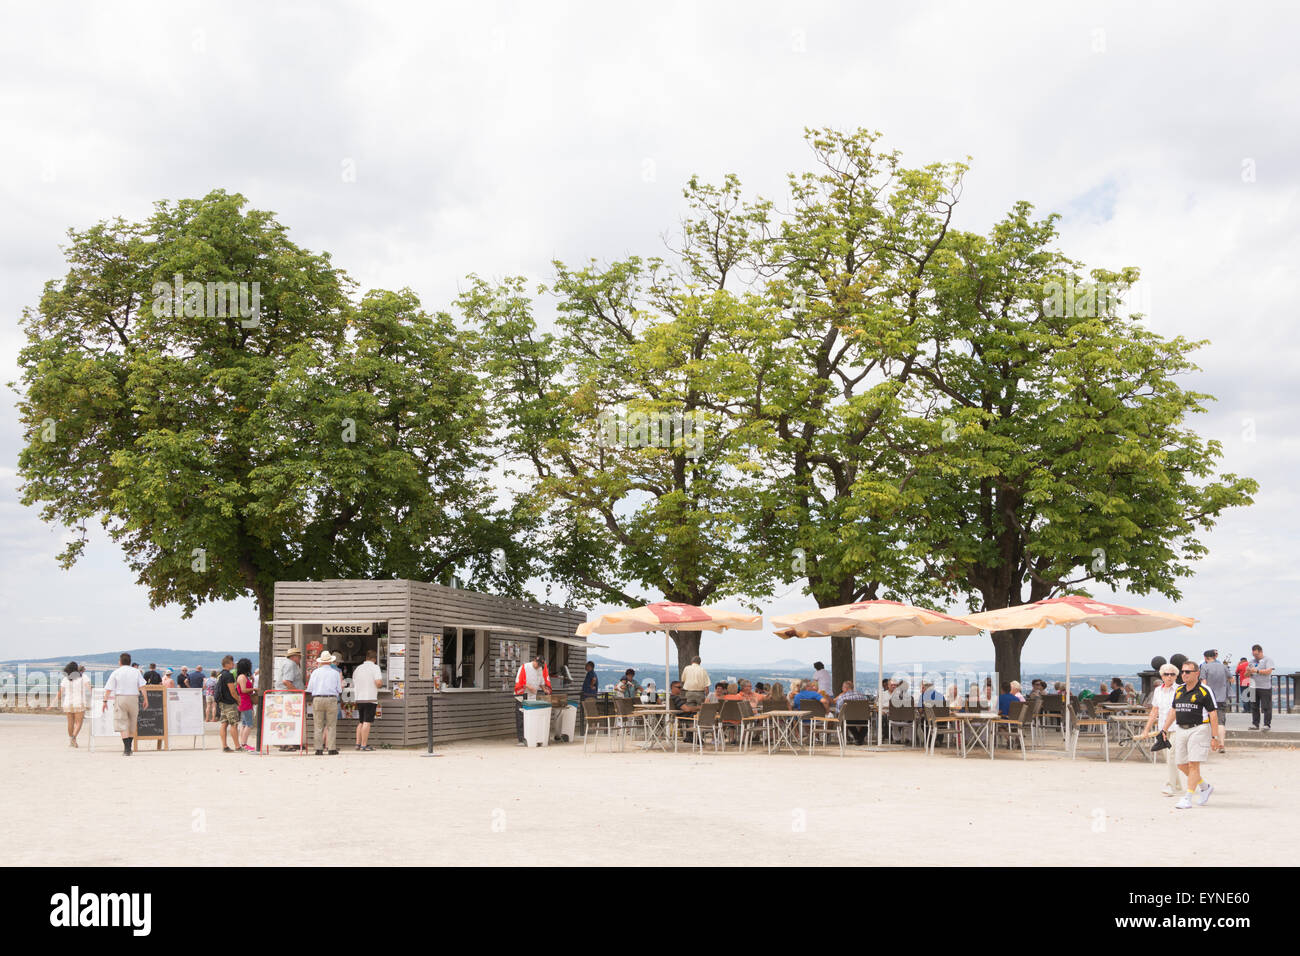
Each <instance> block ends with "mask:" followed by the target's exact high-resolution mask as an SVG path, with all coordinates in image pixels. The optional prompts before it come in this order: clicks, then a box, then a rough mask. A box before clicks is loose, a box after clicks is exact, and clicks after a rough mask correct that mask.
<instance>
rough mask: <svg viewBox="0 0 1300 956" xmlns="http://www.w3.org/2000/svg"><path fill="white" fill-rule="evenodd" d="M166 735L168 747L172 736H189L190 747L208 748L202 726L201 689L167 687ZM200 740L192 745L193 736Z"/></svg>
mask: <svg viewBox="0 0 1300 956" xmlns="http://www.w3.org/2000/svg"><path fill="white" fill-rule="evenodd" d="M167 737H168V747H170V746H171V744H170V740H171V738H173V737H189V738H190V744H191V747H192V749H194V750H198V749H203V750H207V749H208V741H207V737H206V735H205V733H204V728H203V691H202V690H201V689H199V688H197V687H196V688H193V689H190V688H188V687H168V688H167ZM195 737H197V738H198V739H199V741H200V743H199V746H198V747H193V746H192V745H193V743H194V738H195Z"/></svg>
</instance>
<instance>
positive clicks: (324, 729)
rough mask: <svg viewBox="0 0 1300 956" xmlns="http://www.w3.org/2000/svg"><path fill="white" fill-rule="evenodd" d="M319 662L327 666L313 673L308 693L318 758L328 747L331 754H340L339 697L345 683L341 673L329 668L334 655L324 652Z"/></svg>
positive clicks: (308, 683) (308, 685)
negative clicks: (314, 726)
mask: <svg viewBox="0 0 1300 956" xmlns="http://www.w3.org/2000/svg"><path fill="white" fill-rule="evenodd" d="M317 662H318V663H320V664H324V665H326V666H324V667H318V668H316V669H315V670H314V671H312V672H311V680H309V681H308V682H307V693H309V694H311V714H312V719H313V720H314V721H315V724H316V756H317V757H319V756H320V755H321V754H322V753H324V752H325V749H326V747H328V748H329V752H330V753H331V754H337V753H338V745H339V742H338V725H339V695H340V694H342V693H343V681H342V679H341V678H340V677H339V672H338V671H336V670H335V669H334V668H332V667H330V666H328V665H330V664H333V663H334V655H333V654H331V653H330V652H329V651H322V652H321V656H320V657H319V658H317Z"/></svg>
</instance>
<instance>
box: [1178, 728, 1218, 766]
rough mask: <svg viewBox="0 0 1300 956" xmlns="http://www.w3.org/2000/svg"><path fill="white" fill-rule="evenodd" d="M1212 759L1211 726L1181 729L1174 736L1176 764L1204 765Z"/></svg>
mask: <svg viewBox="0 0 1300 956" xmlns="http://www.w3.org/2000/svg"><path fill="white" fill-rule="evenodd" d="M1209 759H1210V725H1209V724H1200V725H1199V726H1196V727H1179V728H1178V733H1176V734H1174V763H1178V764H1184V763H1204V762H1205V761H1207V760H1209Z"/></svg>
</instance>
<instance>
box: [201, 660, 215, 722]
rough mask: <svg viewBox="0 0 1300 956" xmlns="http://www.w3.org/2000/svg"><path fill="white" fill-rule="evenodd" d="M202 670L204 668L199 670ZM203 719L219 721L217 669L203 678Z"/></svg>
mask: <svg viewBox="0 0 1300 956" xmlns="http://www.w3.org/2000/svg"><path fill="white" fill-rule="evenodd" d="M199 669H200V670H202V668H199ZM203 719H204V720H207V721H215V720H216V719H217V675H216V671H215V669H214V670H213V671H212V672H211V673H209V674H208V675H207V676H206V677H204V678H203Z"/></svg>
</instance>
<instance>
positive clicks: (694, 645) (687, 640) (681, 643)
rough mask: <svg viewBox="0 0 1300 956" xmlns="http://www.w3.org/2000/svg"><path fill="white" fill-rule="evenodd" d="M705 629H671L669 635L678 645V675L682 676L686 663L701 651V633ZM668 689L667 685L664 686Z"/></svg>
mask: <svg viewBox="0 0 1300 956" xmlns="http://www.w3.org/2000/svg"><path fill="white" fill-rule="evenodd" d="M703 633H704V632H703V631H669V632H668V636H669V637H671V638H672V639H673V643H674V644H676V645H677V676H678V677H679V678H680V677H681V675H682V671H684V670H685V669H686V665H687V664H689V663H690V662H691V658H693V657H694V656H695V655H696V654H698V653H699V652H700V635H701V634H703ZM664 690H665V691H667V690H668V688H667V687H665V688H664Z"/></svg>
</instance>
